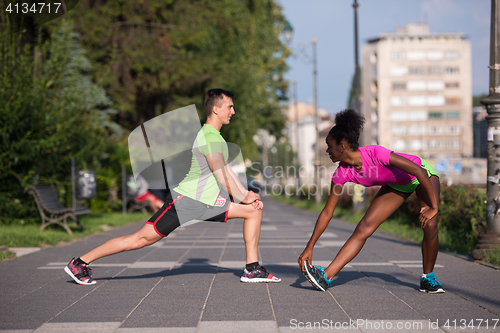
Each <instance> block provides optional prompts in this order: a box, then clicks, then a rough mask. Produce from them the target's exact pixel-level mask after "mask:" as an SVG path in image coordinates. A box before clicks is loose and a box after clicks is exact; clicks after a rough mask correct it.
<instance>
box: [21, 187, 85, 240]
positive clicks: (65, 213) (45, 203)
mask: <svg viewBox="0 0 500 333" xmlns="http://www.w3.org/2000/svg"><path fill="white" fill-rule="evenodd" d="M26 191H27V192H28V194H31V195H33V197H34V198H35V202H36V205H37V207H38V211H39V212H40V217H41V218H42V226H41V227H40V229H41V230H43V229H45V227H47V226H48V225H51V224H59V225H60V226H61V227H63V228H64V229H65V230H66V231H67V232H68V234H72V231H71V229H70V228H69V226H68V224H67V219H68V218H71V219H72V220H73V224H74V225H78V226H79V227H80V229H81V230H83V226H82V225H81V224H80V222H78V219H77V216H78V215H82V214H87V213H89V212H90V209H88V208H87V207H80V206H77V207H76V209H73V208H67V207H64V206H63V205H62V204H61V203H60V202H59V196H58V194H57V192H56V191H55V190H54V189H53V188H52V187H50V186H41V185H40V186H28V187H26Z"/></svg>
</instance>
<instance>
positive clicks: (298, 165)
mask: <svg viewBox="0 0 500 333" xmlns="http://www.w3.org/2000/svg"><path fill="white" fill-rule="evenodd" d="M292 83H293V102H294V104H295V144H296V145H297V150H296V155H297V163H295V165H296V170H295V172H296V175H297V183H296V188H295V197H296V198H297V200H298V199H300V192H299V189H300V155H299V154H300V141H299V140H300V139H299V135H300V131H299V103H298V99H297V80H293V82H292Z"/></svg>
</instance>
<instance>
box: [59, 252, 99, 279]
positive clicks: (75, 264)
mask: <svg viewBox="0 0 500 333" xmlns="http://www.w3.org/2000/svg"><path fill="white" fill-rule="evenodd" d="M64 271H65V272H66V273H68V275H69V276H71V277H72V278H73V280H75V282H76V283H78V284H82V285H91V284H96V280H93V279H92V270H91V269H90V267H89V265H87V264H84V263H83V262H82V261H81V260H78V259H75V258H73V259H71V261H70V262H69V264H68V265H67V266H66V267H64Z"/></svg>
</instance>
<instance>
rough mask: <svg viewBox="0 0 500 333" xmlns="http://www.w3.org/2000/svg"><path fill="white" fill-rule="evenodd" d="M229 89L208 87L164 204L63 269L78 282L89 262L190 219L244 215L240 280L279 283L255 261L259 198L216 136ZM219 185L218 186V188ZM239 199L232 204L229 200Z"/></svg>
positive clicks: (229, 105)
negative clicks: (185, 168)
mask: <svg viewBox="0 0 500 333" xmlns="http://www.w3.org/2000/svg"><path fill="white" fill-rule="evenodd" d="M233 96H234V95H233V93H231V92H230V91H226V90H223V89H211V90H209V91H208V92H207V93H206V94H205V101H204V106H205V111H206V112H207V121H206V123H205V124H204V125H203V127H202V128H201V130H200V131H199V132H198V134H197V137H196V140H195V142H194V144H193V149H192V161H191V167H190V169H189V172H188V174H187V175H186V177H185V178H184V179H183V180H182V181H181V182H180V183H179V185H178V186H177V187H176V188H174V189H173V190H171V191H170V194H169V195H168V196H167V198H166V200H165V204H164V205H163V206H162V207H161V208H160V209H159V210H158V211H157V212H156V213H155V214H154V215H153V216H152V217H151V218H150V219H149V220H148V221H147V222H146V224H145V225H144V226H143V227H142V228H141V229H140V230H138V231H137V232H135V233H133V234H131V235H127V236H121V237H116V238H113V239H111V240H109V241H107V242H105V243H104V244H102V245H100V246H98V247H96V248H95V249H93V250H91V251H90V252H88V253H86V254H84V255H83V256H81V257H79V258H76V259H75V258H73V259H72V260H71V261H70V262H69V264H68V265H67V266H66V267H65V268H64V271H65V272H66V273H68V274H69V275H70V276H71V277H72V278H73V280H75V281H76V282H77V283H78V284H82V285H92V284H95V283H96V281H95V280H93V279H92V277H91V270H90V268H89V267H88V265H89V264H90V263H91V262H93V261H94V260H96V259H99V258H102V257H105V256H109V255H112V254H115V253H119V252H123V251H129V250H135V249H140V248H143V247H145V246H148V245H151V244H154V243H156V242H158V241H159V240H160V239H162V238H163V237H166V236H168V234H170V233H171V232H172V231H174V230H175V229H176V228H177V227H179V226H180V225H181V223H185V222H188V221H189V220H202V221H214V222H226V221H227V220H228V219H234V218H243V219H245V222H244V225H243V238H244V240H245V248H246V267H245V268H244V269H243V273H242V275H241V278H240V281H241V282H280V281H281V279H279V278H277V277H276V276H273V275H272V274H270V273H268V272H267V271H266V269H265V268H264V267H262V266H261V265H259V262H258V254H257V250H258V244H259V237H260V225H261V221H262V208H263V204H262V201H261V200H260V196H259V195H258V194H256V193H254V192H252V191H247V190H246V189H245V188H244V186H243V185H242V184H241V183H240V182H239V181H238V178H237V177H236V175H235V173H234V172H233V171H232V170H231V167H230V166H229V165H228V164H227V160H228V148H227V144H226V141H225V140H224V138H223V137H222V136H221V135H220V129H221V127H222V125H227V124H229V122H230V121H231V117H232V116H233V115H234V113H235V111H234V106H233ZM221 187H222V188H221ZM231 197H232V198H233V199H235V200H236V201H238V202H240V203H235V202H231V200H230V198H231Z"/></svg>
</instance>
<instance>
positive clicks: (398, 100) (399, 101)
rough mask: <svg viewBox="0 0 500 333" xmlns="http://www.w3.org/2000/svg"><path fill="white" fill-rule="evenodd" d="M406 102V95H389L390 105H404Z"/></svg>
mask: <svg viewBox="0 0 500 333" xmlns="http://www.w3.org/2000/svg"><path fill="white" fill-rule="evenodd" d="M406 104H407V100H406V97H402V96H392V97H391V105H392V106H404V105H406Z"/></svg>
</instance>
